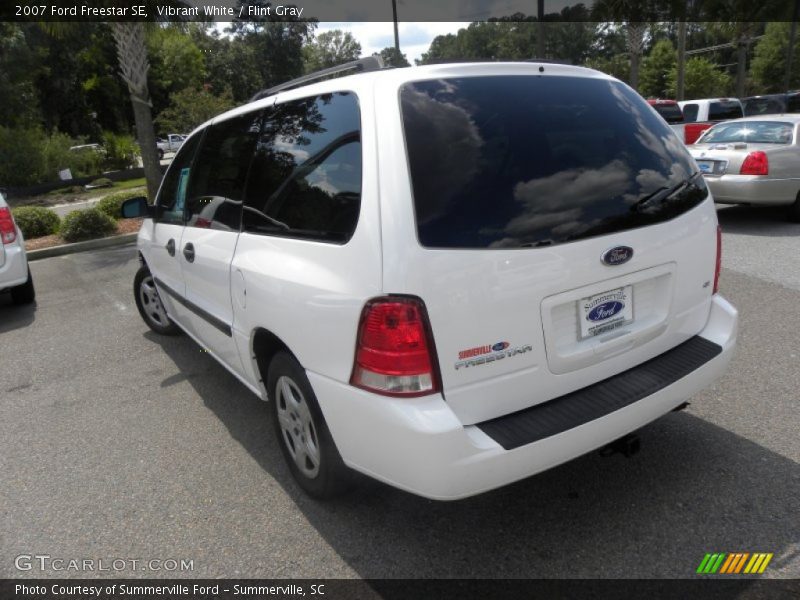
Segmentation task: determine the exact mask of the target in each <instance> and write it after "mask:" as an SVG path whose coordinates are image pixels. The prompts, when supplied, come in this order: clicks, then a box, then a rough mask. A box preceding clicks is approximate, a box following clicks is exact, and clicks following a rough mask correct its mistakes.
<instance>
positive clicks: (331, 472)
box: [267, 352, 351, 500]
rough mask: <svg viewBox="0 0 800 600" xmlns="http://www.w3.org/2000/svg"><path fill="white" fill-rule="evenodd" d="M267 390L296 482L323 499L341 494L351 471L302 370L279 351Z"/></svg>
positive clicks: (285, 354) (311, 493)
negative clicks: (337, 447)
mask: <svg viewBox="0 0 800 600" xmlns="http://www.w3.org/2000/svg"><path fill="white" fill-rule="evenodd" d="M267 389H268V390H269V394H270V400H272V404H273V412H274V415H273V416H274V419H273V421H274V425H275V432H276V434H277V436H278V444H279V445H280V447H281V453H282V454H283V457H284V459H285V460H286V464H287V465H288V466H289V470H290V471H291V472H292V476H293V477H294V479H295V481H297V483H298V484H300V487H302V488H303V489H304V490H305V491H306V492H307V493H308V494H309V495H310V496H313V497H315V498H319V499H322V500H325V499H330V498H333V497H335V496H338V495H340V494H341V493H342V492H344V491H345V490H346V489H347V488H348V487H349V484H350V475H351V472H350V469H348V468H347V466H346V465H345V464H344V462H343V461H342V457H341V456H340V454H339V451H338V450H337V449H336V444H334V442H333V438H332V437H331V433H330V431H329V430H328V426H327V425H326V424H325V419H324V418H323V416H322V411H321V410H320V408H319V404H318V403H317V398H316V396H315V395H314V391H313V390H312V389H311V384H310V383H309V381H308V377H306V373H305V371H304V370H303V367H301V366H300V363H298V362H297V361H296V360H295V359H294V357H293V356H291V355H290V354H288V353H286V352H279V353H278V354H276V355H275V357H274V358H273V359H272V362H271V363H270V365H269V374H268V377H267Z"/></svg>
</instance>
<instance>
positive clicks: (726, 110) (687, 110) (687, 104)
mask: <svg viewBox="0 0 800 600" xmlns="http://www.w3.org/2000/svg"><path fill="white" fill-rule="evenodd" d="M678 105H679V106H680V107H681V110H682V111H683V119H684V121H685V122H686V125H685V126H684V138H683V142H684V143H685V144H687V145H689V144H693V143H694V142H695V141H697V138H698V137H700V134H701V133H703V131H705V130H706V129H708V128H709V127H711V126H712V125H713V124H714V123H719V122H721V121H729V120H730V119H739V118H741V117H743V116H744V110H743V109H742V103H741V102H740V101H739V100H738V99H736V98H704V99H701V100H684V101H682V102H678Z"/></svg>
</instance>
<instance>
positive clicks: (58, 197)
mask: <svg viewBox="0 0 800 600" xmlns="http://www.w3.org/2000/svg"><path fill="white" fill-rule="evenodd" d="M146 185H147V182H146V180H145V178H144V177H139V178H138V179H128V180H127V181H115V182H114V185H112V186H111V187H104V188H96V189H93V190H84V189H83V188H81V191H80V192H77V191H73V190H72V187H64V188H59V189H57V190H53V191H51V192H47V193H46V194H44V195H42V196H35V197H33V198H15V199H13V200H11V201H10V202H9V204H10V205H11V206H54V205H56V204H64V203H68V202H84V201H86V200H92V199H94V198H97V197H98V196H107V195H108V194H113V193H114V192H120V191H122V190H130V189H134V188H140V187H141V188H144V187H145V186H146ZM145 195H147V192H146V191H145Z"/></svg>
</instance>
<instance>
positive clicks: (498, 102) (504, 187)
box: [123, 62, 737, 500]
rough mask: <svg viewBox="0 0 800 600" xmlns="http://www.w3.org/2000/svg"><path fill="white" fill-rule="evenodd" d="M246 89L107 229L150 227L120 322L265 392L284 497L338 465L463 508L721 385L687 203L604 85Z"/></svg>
mask: <svg viewBox="0 0 800 600" xmlns="http://www.w3.org/2000/svg"><path fill="white" fill-rule="evenodd" d="M358 66H360V67H362V68H363V67H364V66H365V63H364V62H361V63H359V64H358ZM366 66H370V65H369V64H367V65H366ZM371 66H372V67H376V65H374V64H373V65H371ZM326 74H327V73H326ZM260 96H264V97H261V98H259V99H257V100H256V101H254V102H251V103H249V104H247V105H246V106H242V107H240V108H237V109H235V110H232V111H230V112H227V113H225V114H223V115H221V116H219V117H217V118H215V119H213V120H211V121H209V122H208V123H206V124H204V125H202V126H201V127H200V128H198V129H197V130H196V131H194V132H193V133H192V135H191V136H190V137H189V138H188V139H187V141H186V142H185V143H184V144H183V146H182V147H181V149H180V151H179V152H178V154H177V155H176V157H175V159H174V160H173V162H172V164H171V166H170V168H169V170H168V171H167V173H166V175H165V178H164V181H163V183H162V185H161V189H160V191H159V193H158V197H157V201H156V205H155V206H152V207H151V206H147V205H146V203H145V201H144V199H143V198H141V199H134V200H131V201H129V202H128V203H126V204H125V205H124V206H123V213H124V214H126V215H127V216H134V215H137V214H146V215H147V216H149V217H150V218H148V219H146V220H145V222H144V224H143V226H142V229H141V231H140V233H139V238H138V246H139V250H140V257H141V263H142V267H141V269H140V270H139V272H138V273H137V275H136V280H135V290H134V291H135V296H136V302H137V305H138V307H139V310H140V312H141V314H142V317H143V318H144V320H145V322H146V323H147V324H148V325H149V326H150V327H151V328H152V329H153V330H155V331H157V332H160V333H165V334H170V333H175V332H177V331H179V330H182V331H184V332H186V333H187V334H188V335H189V336H190V337H191V338H193V339H194V340H195V341H197V342H198V343H199V344H201V345H202V346H203V347H204V348H206V349H207V350H208V352H209V353H210V354H211V355H213V356H214V357H215V358H216V359H217V360H218V361H219V362H220V363H221V364H222V365H223V366H225V368H227V369H228V370H229V371H230V372H231V373H233V374H234V375H235V376H236V377H237V378H238V379H239V380H241V382H242V383H243V384H244V385H245V386H246V387H247V388H249V389H250V390H251V391H252V392H253V393H255V394H257V395H258V396H259V397H261V398H263V399H264V400H270V401H271V402H272V405H273V406H274V413H275V415H274V416H275V430H276V434H277V435H278V436H279V437H280V439H281V444H280V445H281V448H282V450H283V453H284V455H285V457H286V459H287V461H288V464H289V466H290V468H291V470H292V473H293V474H294V476H295V478H296V480H297V481H298V482H299V484H300V485H301V486H302V487H303V488H304V489H305V490H306V491H307V492H309V493H310V494H312V495H315V496H318V497H327V496H331V495H333V494H335V493H336V492H338V491H340V490H341V489H342V488H343V487H344V486H345V484H346V482H347V481H348V478H349V475H350V474H351V470H355V471H359V472H361V473H365V474H367V475H369V476H371V477H374V478H376V479H379V480H381V481H384V482H386V483H389V484H391V485H393V486H397V487H398V488H402V489H404V490H408V491H410V492H413V493H415V494H419V495H422V496H426V497H428V498H434V499H440V500H451V499H456V498H463V497H466V496H470V495H473V494H478V493H480V492H483V491H486V490H490V489H492V488H496V487H498V486H502V485H505V484H508V483H510V482H513V481H516V480H519V479H522V478H524V477H528V476H530V475H533V474H534V473H538V472H540V471H543V470H545V469H548V468H550V467H553V466H555V465H558V464H560V463H563V462H565V461H568V460H570V459H572V458H574V457H577V456H579V455H581V454H584V453H586V452H588V451H591V450H593V449H596V448H600V447H602V446H604V445H606V444H608V443H610V442H612V441H614V440H616V439H618V438H620V437H622V436H625V435H626V434H628V433H629V432H632V431H634V430H636V429H637V428H639V427H641V426H642V425H644V424H646V423H648V422H650V421H652V420H654V419H656V418H658V417H659V416H661V415H663V414H665V413H667V412H669V411H671V410H673V409H675V408H676V407H679V406H680V405H682V403H684V402H685V401H686V399H687V398H689V397H691V396H692V395H693V394H695V393H697V392H698V391H699V390H701V389H702V388H704V387H705V386H707V385H709V384H710V383H711V382H713V381H714V380H715V379H716V378H718V377H719V376H720V375H721V374H722V373H723V372H724V370H725V367H726V365H727V364H728V362H729V360H730V357H731V353H732V352H733V348H734V345H735V341H736V331H737V313H736V310H735V309H734V308H733V307H732V306H731V305H730V304H729V303H728V302H727V301H725V300H724V299H723V298H722V297H721V296H720V295H719V294H718V293H717V282H718V276H719V270H720V233H719V228H718V225H717V217H716V213H715V211H714V204H713V200H712V198H711V195H710V194H709V192H708V189H707V188H706V185H705V183H704V181H703V178H702V176H699V175H698V173H697V172H696V171H697V165H696V164H695V162H694V161H693V160H692V158H691V157H690V156H689V154H688V153H687V151H686V149H685V148H684V146H683V144H682V143H681V142H680V140H678V138H677V137H676V136H675V135H674V134H673V133H672V131H671V130H670V129H669V126H668V125H667V124H666V123H665V122H664V121H663V119H661V118H660V117H659V116H658V114H656V113H655V112H654V111H653V110H652V109H651V108H650V107H649V106H648V105H647V103H646V102H645V100H643V99H642V98H641V97H640V96H639V95H638V94H637V93H636V92H634V91H633V90H631V89H630V88H629V87H628V86H626V85H625V84H623V83H621V82H619V81H617V80H615V79H613V78H611V77H609V76H606V75H604V74H602V73H599V72H597V71H592V70H589V69H584V68H578V67H570V66H559V65H553V64H540V63H491V64H458V65H438V66H427V67H414V68H406V69H378V68H375V69H374V70H369V69H365V72H363V73H359V74H355V75H351V76H346V77H339V78H336V79H328V80H324V81H319V80H317V79H316V78H313V77H312V78H308V77H306V78H303V79H302V80H300V81H296V82H290V83H289V84H286V85H284V86H279V88H278V89H274V90H268V91H267V92H265V93H264V94H261V95H260ZM231 401H235V400H234V399H232V400H231ZM698 458H699V457H698Z"/></svg>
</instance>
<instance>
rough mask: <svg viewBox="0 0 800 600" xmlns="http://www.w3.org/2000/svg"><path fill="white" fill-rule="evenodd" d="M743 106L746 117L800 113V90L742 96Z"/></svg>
mask: <svg viewBox="0 0 800 600" xmlns="http://www.w3.org/2000/svg"><path fill="white" fill-rule="evenodd" d="M742 107H743V108H744V116H745V117H757V116H759V115H776V114H783V113H800V92H789V93H786V94H766V95H764V96H750V97H748V98H742Z"/></svg>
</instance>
